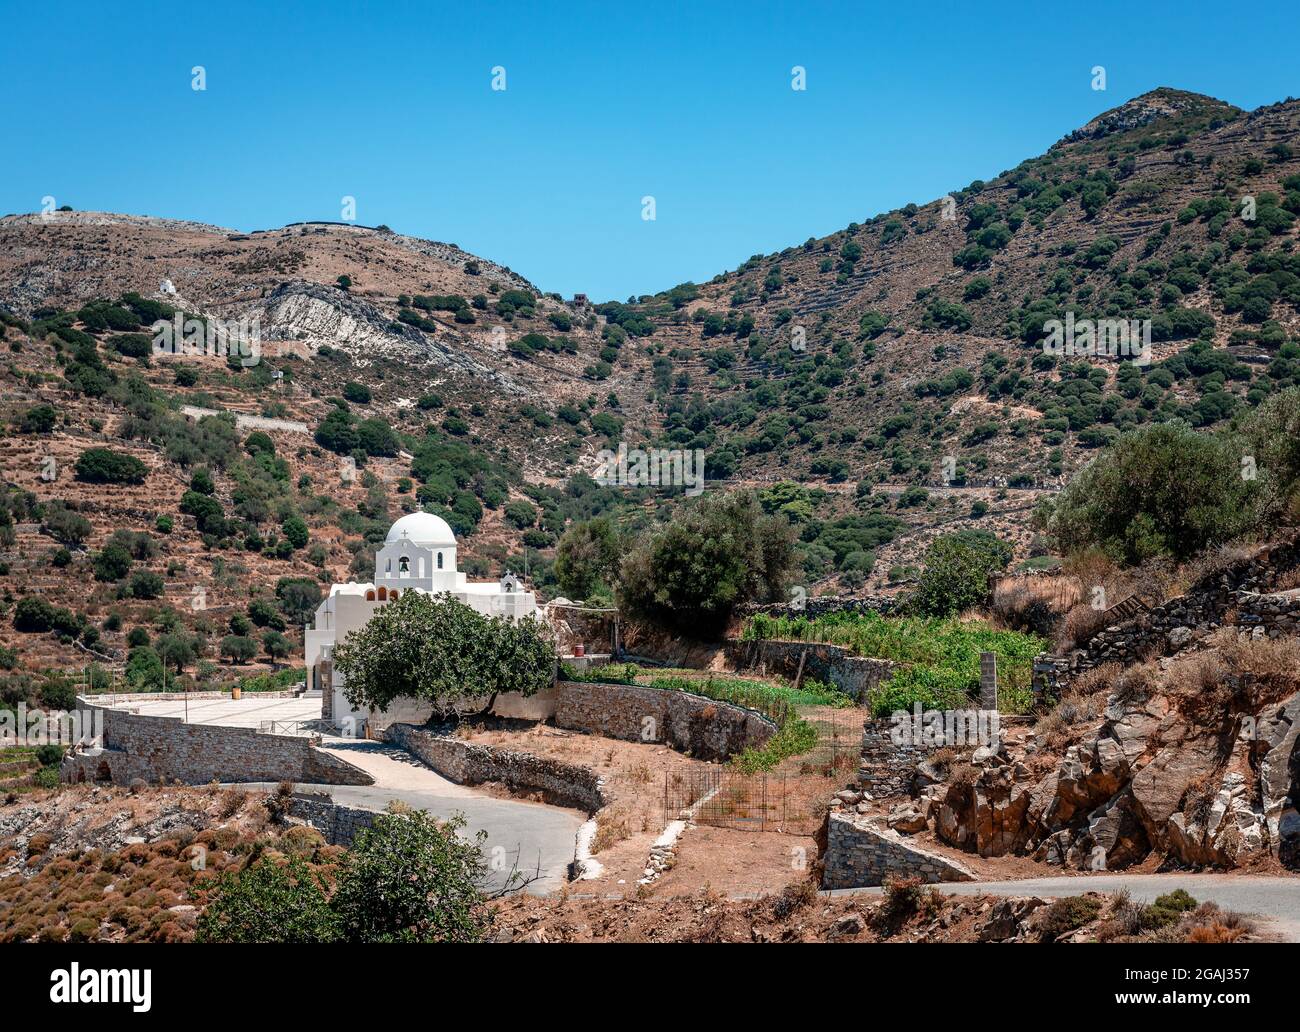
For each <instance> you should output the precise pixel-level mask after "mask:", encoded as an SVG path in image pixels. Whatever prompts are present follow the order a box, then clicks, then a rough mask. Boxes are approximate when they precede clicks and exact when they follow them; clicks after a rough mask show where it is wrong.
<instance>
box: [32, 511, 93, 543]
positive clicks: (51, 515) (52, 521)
mask: <svg viewBox="0 0 1300 1032" xmlns="http://www.w3.org/2000/svg"><path fill="white" fill-rule="evenodd" d="M42 526H44V528H45V531H46V533H48V534H49V535H50V536H51V537H53V538H54V540H55V541H60V542H62V543H63V544H65V545H74V546H75V545H80V544H82V543H83V542H84V541H85V540H86V538H88V537H90V534H91V531H93V530H94V527H92V526H91V524H90V520H88V519H86V517H84V516H82V515H81V513H79V512H73V511H72V510H71V509H69V508H68V507H67V506H66V505H65V504H64V503H62V502H51V503H50V504H49V505H47V506H46V507H45V518H44V519H43V520H42Z"/></svg>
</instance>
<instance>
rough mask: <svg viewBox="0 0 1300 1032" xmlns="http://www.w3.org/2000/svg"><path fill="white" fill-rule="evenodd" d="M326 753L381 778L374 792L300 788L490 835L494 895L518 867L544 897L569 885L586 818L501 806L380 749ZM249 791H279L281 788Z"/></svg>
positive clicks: (487, 850) (338, 745)
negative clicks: (399, 807) (397, 807)
mask: <svg viewBox="0 0 1300 1032" xmlns="http://www.w3.org/2000/svg"><path fill="white" fill-rule="evenodd" d="M325 748H326V749H327V750H328V751H332V752H337V753H338V755H340V756H341V757H343V758H345V759H347V760H348V761H349V762H351V763H354V764H356V765H357V766H359V767H362V768H363V769H365V770H366V771H367V772H369V773H370V774H371V775H372V776H373V777H374V778H375V784H373V785H366V786H356V785H299V786H297V787H298V788H300V789H306V790H309V791H312V792H319V793H326V794H328V795H329V796H330V798H332V799H333V800H334V801H335V802H336V803H339V804H341V805H343V806H351V807H355V808H357V809H361V810H374V811H376V812H380V811H383V810H384V809H386V808H387V806H388V804H389V803H390V802H391V801H392V800H394V799H398V800H401V801H402V802H404V803H406V804H407V805H408V806H410V807H411V808H412V809H416V810H427V811H428V812H429V813H431V814H433V815H434V816H435V817H439V818H443V819H446V818H450V817H452V816H453V815H455V814H458V813H459V814H463V815H464V816H465V821H466V823H465V827H464V829H462V831H461V834H462V835H463V836H465V837H469V838H472V837H473V836H474V835H476V834H477V833H478V832H480V831H484V832H486V833H487V839H486V841H485V842H484V844H483V855H484V857H485V858H486V859H487V861H488V864H489V867H490V872H489V878H488V883H487V888H489V889H496V888H500V887H501V886H502V885H503V883H504V882H505V880H506V879H507V878H508V877H509V875H510V872H511V871H512V870H514V869H515V868H516V866H517V867H518V870H519V872H520V873H521V874H523V875H524V876H526V877H529V878H532V877H536V879H537V880H536V881H533V882H531V883H530V884H529V885H527V886H526V891H528V892H531V893H535V894H538V895H544V894H545V893H548V892H552V891H554V890H556V889H559V888H561V887H562V886H563V885H564V884H566V882H567V880H568V878H567V871H568V865H569V864H570V862H571V861H572V860H573V854H574V846H575V842H576V837H577V834H578V828H579V827H580V826H581V825H582V824H583V822H584V821H585V820H586V815H584V814H583V813H581V812H580V811H578V810H567V809H562V808H561V807H558V806H547V805H546V804H544V803H530V802H525V801H523V800H519V799H501V798H498V797H495V796H490V795H488V794H486V793H484V792H480V791H477V790H475V789H473V788H469V787H466V786H464V785H457V784H456V783H455V782H452V781H448V780H447V779H446V778H443V777H442V776H440V775H439V774H437V773H435V772H434V771H432V770H430V769H429V768H428V767H426V766H424V765H423V764H422V763H420V762H419V761H418V760H416V759H415V758H414V757H412V756H411V755H410V754H409V753H407V752H405V751H403V750H401V749H396V748H394V747H392V746H386V745H383V744H382V743H379V742H362V741H349V742H339V741H335V740H327V741H326V743H325ZM245 787H259V788H267V789H272V790H273V789H274V788H275V785H272V784H259V785H251V786H245Z"/></svg>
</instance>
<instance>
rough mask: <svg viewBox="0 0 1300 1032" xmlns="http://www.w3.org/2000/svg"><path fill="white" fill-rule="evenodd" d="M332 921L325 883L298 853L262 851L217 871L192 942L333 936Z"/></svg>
mask: <svg viewBox="0 0 1300 1032" xmlns="http://www.w3.org/2000/svg"><path fill="white" fill-rule="evenodd" d="M337 937H338V929H337V921H336V920H335V917H334V913H333V911H332V910H331V909H330V906H329V901H328V900H327V899H326V896H325V887H324V886H323V885H322V883H321V881H320V879H319V877H318V876H317V875H316V874H315V873H314V872H313V871H312V870H311V868H310V867H308V866H307V863H306V861H305V860H303V858H302V857H298V856H295V857H291V858H290V859H289V860H288V861H287V862H286V863H279V862H277V861H275V860H273V859H271V858H269V857H265V856H264V857H262V858H261V859H260V860H258V861H257V862H256V863H253V864H250V865H249V866H247V867H245V868H243V869H242V870H240V871H227V872H225V873H224V874H222V876H221V878H220V879H219V880H218V881H217V884H216V886H215V887H214V888H213V889H212V891H211V895H210V896H209V898H208V905H207V906H206V907H205V908H204V910H203V913H202V914H201V915H200V916H199V924H198V930H197V934H196V936H195V938H196V940H197V941H198V942H233V943H262V942H269V943H286V944H287V943H293V944H297V943H314V942H334V941H335V940H336V939H337Z"/></svg>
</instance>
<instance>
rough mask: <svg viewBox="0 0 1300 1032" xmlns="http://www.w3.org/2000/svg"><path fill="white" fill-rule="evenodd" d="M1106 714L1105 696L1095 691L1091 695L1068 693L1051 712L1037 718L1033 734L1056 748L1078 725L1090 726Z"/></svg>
mask: <svg viewBox="0 0 1300 1032" xmlns="http://www.w3.org/2000/svg"><path fill="white" fill-rule="evenodd" d="M1105 712H1106V695H1105V694H1104V693H1103V692H1100V691H1095V692H1092V693H1091V694H1087V695H1085V694H1082V693H1080V692H1074V691H1072V692H1069V693H1067V694H1066V695H1064V696H1062V698H1061V700H1060V701H1059V702H1058V703H1057V704H1056V705H1055V706H1053V707H1052V709H1051V711H1050V712H1048V713H1046V714H1044V715H1043V716H1042V717H1040V718H1039V720H1038V723H1037V724H1035V725H1034V733H1035V734H1037V735H1038V737H1039V738H1040V739H1044V740H1046V742H1047V744H1048V745H1049V746H1051V747H1052V748H1056V747H1058V746H1060V745H1062V744H1064V742H1065V741H1067V740H1068V739H1069V738H1070V735H1071V731H1072V730H1073V729H1074V728H1075V727H1078V726H1080V725H1090V724H1092V723H1093V722H1094V721H1096V720H1099V719H1100V718H1101V716H1102V714H1103V713H1105Z"/></svg>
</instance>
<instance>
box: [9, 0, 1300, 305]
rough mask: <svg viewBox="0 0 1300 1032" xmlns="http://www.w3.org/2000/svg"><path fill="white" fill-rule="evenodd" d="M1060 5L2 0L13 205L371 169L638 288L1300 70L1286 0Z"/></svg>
mask: <svg viewBox="0 0 1300 1032" xmlns="http://www.w3.org/2000/svg"><path fill="white" fill-rule="evenodd" d="M1054 6H1055V5H1050V4H1042V3H1038V4H1019V3H1001V4H995V5H990V4H979V5H965V4H960V5H959V4H953V5H948V4H924V3H912V4H892V5H888V4H825V3H786V4H766V3H746V4H734V5H731V4H710V3H683V4H667V3H656V2H653V0H646V2H645V3H640V4H618V3H591V4H585V3H573V4H541V3H475V2H466V0H462V2H460V3H456V4H441V3H423V4H359V3H356V2H355V0H353V2H349V3H333V2H321V3H316V4H278V5H271V4H266V3H254V4H242V3H221V4H204V5H194V7H193V8H190V5H187V4H184V3H167V4H157V5H154V4H123V5H111V6H110V5H104V4H101V3H98V2H96V3H63V4H61V3H48V4H41V5H36V4H28V5H24V8H25V9H23V10H19V9H18V5H17V4H16V3H14V2H13V0H3V6H0V25H3V30H2V31H0V101H2V102H3V103H2V105H0V110H3V111H5V112H6V114H7V115H8V119H9V127H8V132H7V134H6V147H5V148H4V153H3V154H2V155H0V212H21V211H35V210H38V209H39V207H40V205H41V198H42V197H45V196H47V195H48V196H53V197H54V198H56V201H57V203H58V204H70V205H72V206H73V207H75V208H78V209H98V210H112V211H122V212H130V213H135V214H150V215H162V216H169V217H175V218H185V219H195V220H199V221H204V222H214V223H217V224H220V225H224V226H230V227H234V228H237V229H242V230H249V229H259V228H268V227H272V226H278V225H282V224H284V223H286V222H295V221H300V220H304V219H337V218H339V216H340V198H342V197H343V196H345V195H349V196H353V197H355V198H356V202H357V212H356V216H357V221H358V222H360V223H362V224H367V225H376V224H379V223H386V224H388V225H390V226H392V227H393V228H394V229H397V230H399V231H401V232H406V233H413V234H415V235H418V236H424V237H429V238H432V239H436V240H446V241H451V242H454V243H456V244H459V245H460V246H461V247H464V248H465V249H467V250H469V251H472V252H475V253H477V254H481V255H483V256H485V257H488V258H491V259H493V260H495V261H500V262H502V263H504V264H506V265H509V266H511V267H512V268H514V269H516V270H517V271H519V272H521V273H522V274H524V275H525V276H527V277H528V278H530V279H531V280H533V281H534V282H535V283H536V284H537V285H538V286H540V287H541V288H542V289H544V290H558V291H561V292H563V293H564V294H565V295H569V294H572V293H573V292H575V291H584V292H586V293H587V294H589V295H590V296H591V297H592V298H594V299H597V300H605V299H608V298H619V299H622V298H624V297H627V296H628V295H630V294H633V293H650V292H653V291H656V290H661V289H665V288H667V287H670V286H672V285H674V284H675V283H678V282H680V281H682V280H686V279H694V280H704V279H708V278H709V277H711V276H713V275H714V274H715V273H718V272H721V271H723V270H725V269H729V268H735V267H736V266H737V265H738V264H739V263H740V262H742V261H744V260H745V259H746V258H747V257H749V256H750V255H751V254H755V253H766V252H770V251H773V250H777V249H779V248H781V247H785V246H787V245H790V244H794V243H799V242H802V241H803V240H804V239H806V238H807V237H809V236H811V235H823V234H825V233H828V232H831V231H833V230H836V229H839V228H841V227H843V226H844V225H845V224H846V223H848V222H850V221H854V220H857V221H861V220H862V219H864V218H867V217H870V216H871V215H873V214H875V213H877V212H879V211H884V210H889V209H891V208H894V207H897V206H899V205H902V204H906V203H907V202H909V201H916V202H918V203H924V202H925V201H928V200H932V199H933V198H935V197H939V196H942V195H943V194H944V193H945V192H947V191H949V190H952V189H956V188H959V187H961V186H964V185H965V184H966V183H968V182H970V180H972V179H976V178H989V177H991V176H993V175H996V174H997V173H998V172H1000V171H1003V170H1005V169H1007V168H1010V167H1012V166H1014V165H1015V164H1016V163H1017V162H1019V161H1020V160H1021V159H1022V158H1025V157H1029V156H1031V155H1034V154H1038V153H1041V152H1042V151H1043V150H1045V149H1046V148H1047V147H1048V146H1049V145H1050V144H1052V143H1053V142H1054V141H1055V140H1057V139H1059V138H1060V137H1061V136H1062V135H1063V134H1064V133H1065V132H1067V131H1068V130H1070V129H1072V128H1075V127H1077V126H1079V125H1082V124H1083V123H1084V122H1086V121H1087V120H1088V119H1090V118H1091V117H1093V116H1094V115H1096V114H1098V113H1099V112H1101V111H1103V110H1105V109H1107V108H1110V107H1114V106H1115V105H1117V104H1120V103H1122V102H1123V101H1125V100H1127V99H1129V98H1130V97H1132V96H1135V95H1137V94H1139V93H1143V92H1145V91H1146V90H1149V89H1152V88H1154V87H1156V86H1162V85H1167V86H1175V87H1179V88H1183V89H1189V90H1195V91H1198V92H1202V93H1208V94H1211V95H1214V96H1217V97H1219V98H1221V99H1223V100H1227V101H1230V102H1232V103H1234V104H1237V105H1239V106H1241V107H1245V108H1251V107H1256V106H1258V105H1260V104H1265V103H1271V102H1273V101H1276V100H1281V99H1283V98H1285V97H1286V96H1288V95H1289V94H1297V93H1300V57H1297V55H1296V54H1295V53H1294V48H1292V47H1290V46H1289V45H1286V44H1281V45H1276V46H1275V45H1273V44H1272V43H1270V42H1269V41H1270V40H1279V39H1283V38H1289V35H1290V32H1291V28H1289V26H1290V27H1293V26H1294V8H1293V6H1292V5H1290V4H1286V5H1283V4H1281V3H1273V2H1269V0H1264V2H1261V3H1256V4H1252V5H1251V7H1250V10H1249V12H1248V13H1247V12H1238V13H1234V12H1233V11H1232V10H1231V9H1230V8H1228V7H1225V6H1224V5H1222V4H1213V5H1211V4H1203V5H1200V6H1199V7H1198V6H1197V5H1189V4H1186V3H1146V4H1141V3H1134V2H1127V3H1109V2H1089V3H1087V4H1076V5H1071V7H1070V8H1069V9H1065V8H1062V9H1060V10H1053V9H1052V8H1053V7H1054ZM195 65H202V66H203V67H204V69H205V70H206V76H207V89H206V90H204V91H202V92H199V91H195V90H193V89H192V88H191V68H192V67H193V66H195ZM498 65H499V66H503V67H504V68H505V69H506V85H507V88H506V90H505V91H503V92H502V91H493V90H492V89H491V77H492V71H491V70H492V68H493V67H494V66H498ZM795 65H801V66H803V67H804V68H806V69H807V89H806V90H805V91H803V92H796V91H794V90H792V89H791V88H790V83H791V68H792V67H793V66H795ZM1094 65H1102V66H1104V67H1105V68H1106V72H1107V89H1106V91H1105V92H1099V91H1095V90H1093V89H1092V87H1091V79H1092V75H1091V69H1092V68H1093V66H1094ZM646 195H650V196H653V197H654V198H655V200H656V215H657V217H656V219H655V221H653V222H647V221H644V220H643V219H642V218H641V198H642V197H644V196H646Z"/></svg>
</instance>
